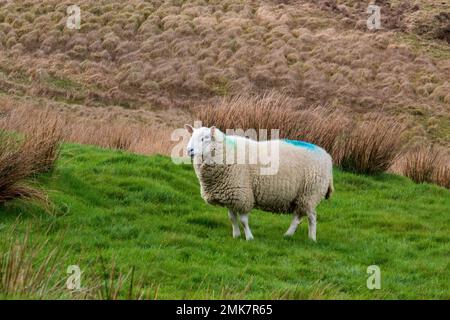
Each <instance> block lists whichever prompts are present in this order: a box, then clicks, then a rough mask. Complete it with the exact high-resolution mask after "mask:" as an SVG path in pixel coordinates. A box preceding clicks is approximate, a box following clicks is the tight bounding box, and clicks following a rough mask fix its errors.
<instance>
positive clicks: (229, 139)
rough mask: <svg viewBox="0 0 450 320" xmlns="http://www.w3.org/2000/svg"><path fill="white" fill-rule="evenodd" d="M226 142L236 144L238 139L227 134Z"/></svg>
mask: <svg viewBox="0 0 450 320" xmlns="http://www.w3.org/2000/svg"><path fill="white" fill-rule="evenodd" d="M225 142H226V143H227V144H229V145H232V146H236V139H235V138H234V137H231V136H225Z"/></svg>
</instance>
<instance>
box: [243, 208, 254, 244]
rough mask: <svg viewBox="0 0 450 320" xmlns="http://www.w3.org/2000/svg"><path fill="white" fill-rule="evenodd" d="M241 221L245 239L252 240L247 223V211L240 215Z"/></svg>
mask: <svg viewBox="0 0 450 320" xmlns="http://www.w3.org/2000/svg"><path fill="white" fill-rule="evenodd" d="M240 219H241V223H242V225H243V226H244V233H245V239H246V240H253V235H252V232H251V230H250V227H249V225H248V213H246V214H241V215H240Z"/></svg>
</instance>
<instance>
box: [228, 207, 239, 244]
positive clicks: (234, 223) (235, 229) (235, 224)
mask: <svg viewBox="0 0 450 320" xmlns="http://www.w3.org/2000/svg"><path fill="white" fill-rule="evenodd" d="M228 217H229V218H230V220H231V225H232V226H233V238H239V237H240V236H241V230H239V222H238V217H237V214H235V213H234V212H232V211H231V210H228Z"/></svg>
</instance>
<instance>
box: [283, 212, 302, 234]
mask: <svg viewBox="0 0 450 320" xmlns="http://www.w3.org/2000/svg"><path fill="white" fill-rule="evenodd" d="M302 220H303V217H300V216H299V215H298V214H296V213H294V218H293V219H292V222H291V225H290V226H289V229H288V230H287V231H286V233H285V234H284V235H285V236H286V237H290V236H292V235H294V233H295V231H296V230H297V227H298V225H299V224H300V223H301V222H302Z"/></svg>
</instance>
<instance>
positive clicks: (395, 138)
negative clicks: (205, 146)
mask: <svg viewBox="0 0 450 320" xmlns="http://www.w3.org/2000/svg"><path fill="white" fill-rule="evenodd" d="M196 116H197V117H198V119H199V120H201V121H202V124H203V125H206V126H212V125H215V126H217V127H218V128H220V129H222V130H223V131H226V129H243V130H247V129H252V128H253V129H256V130H258V129H260V128H261V129H268V130H270V129H279V130H280V137H281V138H288V139H295V140H304V141H308V142H311V143H314V144H317V145H318V146H320V147H322V148H324V149H325V150H327V151H328V152H329V153H330V154H331V155H332V157H333V159H334V162H335V164H337V165H339V166H340V167H342V168H343V169H344V170H347V171H351V172H357V173H365V174H376V173H380V172H384V171H386V170H387V169H388V168H390V167H391V165H392V164H393V162H394V161H395V160H396V158H397V156H398V154H399V153H400V150H401V147H402V134H403V132H404V131H405V126H404V125H403V124H400V123H399V122H398V121H396V120H395V119H392V118H388V117H386V116H383V115H381V114H378V115H372V116H368V120H366V121H364V122H356V121H355V120H353V119H352V118H350V117H349V116H348V115H347V114H346V113H345V112H343V111H341V110H338V109H335V110H328V109H327V108H324V107H316V108H306V109H305V108H299V106H296V105H295V104H294V103H293V102H292V100H291V99H289V98H288V97H287V96H284V95H280V94H277V93H271V94H269V95H265V96H263V97H262V98H258V97H245V96H239V97H235V98H231V99H224V100H222V101H221V102H219V103H218V104H213V105H209V106H206V107H201V108H198V109H197V114H196Z"/></svg>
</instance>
